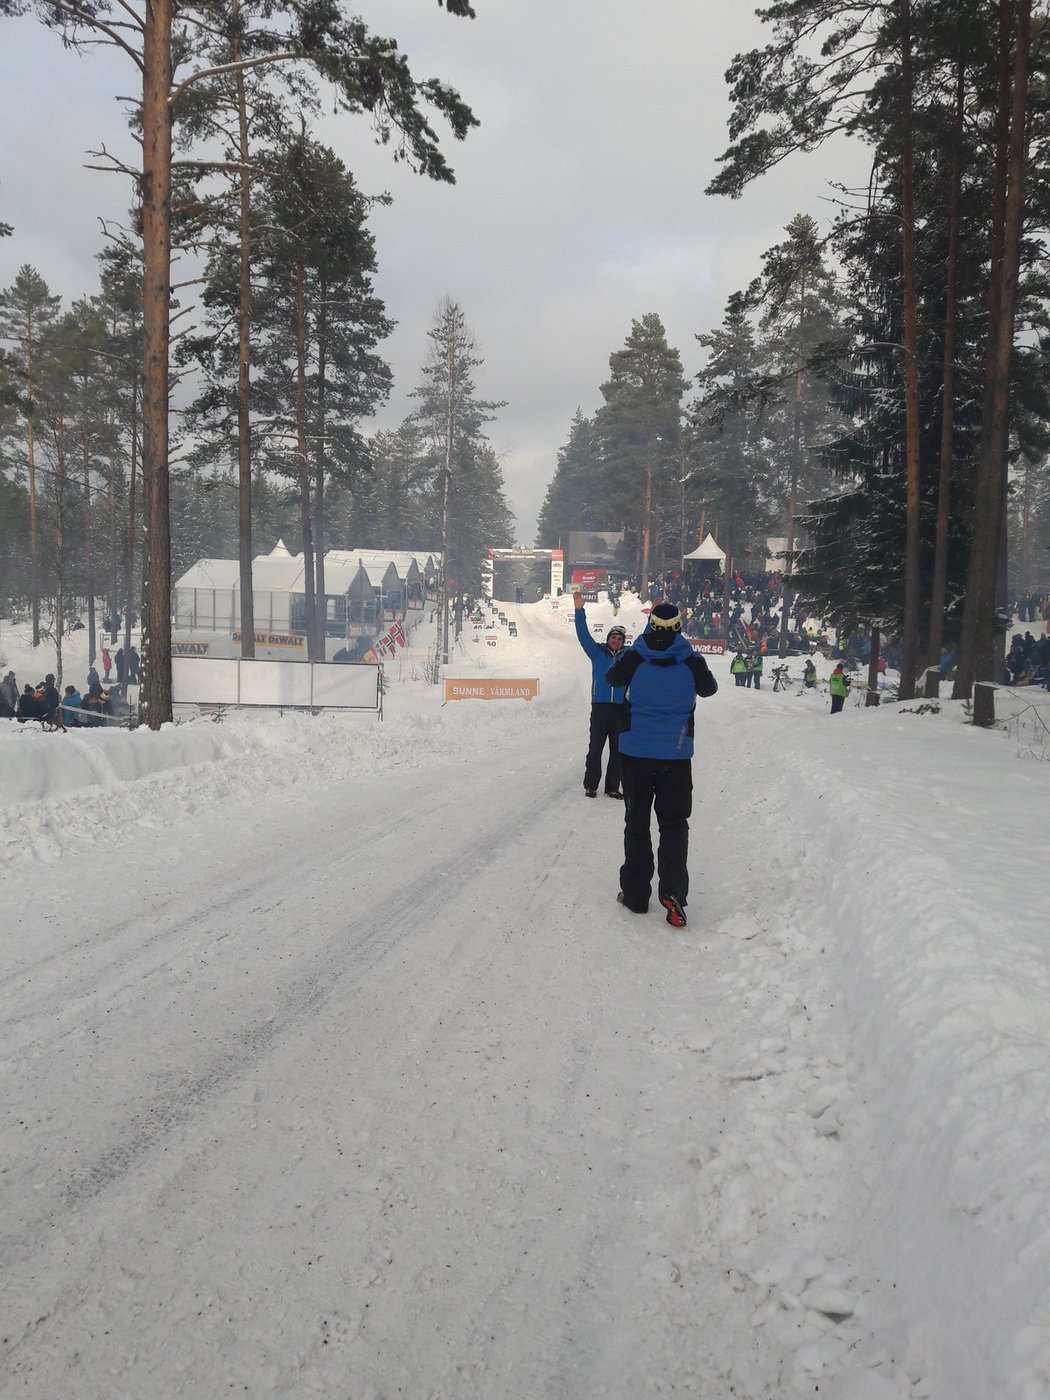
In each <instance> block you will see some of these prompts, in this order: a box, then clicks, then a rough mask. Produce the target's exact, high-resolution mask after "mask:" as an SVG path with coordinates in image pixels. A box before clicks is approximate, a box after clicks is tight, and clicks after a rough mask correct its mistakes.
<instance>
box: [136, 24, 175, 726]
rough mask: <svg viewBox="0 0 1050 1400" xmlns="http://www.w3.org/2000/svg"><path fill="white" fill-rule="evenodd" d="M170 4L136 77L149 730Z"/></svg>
mask: <svg viewBox="0 0 1050 1400" xmlns="http://www.w3.org/2000/svg"><path fill="white" fill-rule="evenodd" d="M171 17H172V0H150V4H148V5H147V6H146V7H145V36H144V40H143V51H142V58H143V78H142V293H143V300H142V339H143V365H142V487H143V496H144V503H145V516H146V562H145V566H144V571H143V595H144V596H143V599H142V688H141V691H140V696H141V708H142V712H143V714H144V717H145V719H146V722H147V724H148V725H149V727H150V728H151V729H159V728H160V727H161V725H162V724H167V723H170V721H171V718H172V710H171V519H170V510H169V492H168V346H169V334H170V332H169V311H170V305H171V108H170V105H169V98H170V95H171Z"/></svg>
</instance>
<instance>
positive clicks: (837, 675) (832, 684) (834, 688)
mask: <svg viewBox="0 0 1050 1400" xmlns="http://www.w3.org/2000/svg"><path fill="white" fill-rule="evenodd" d="M828 689H829V690H830V691H831V713H832V714H833V715H837V714H838V713H839V711H840V710H841V709H842V707H843V705H844V704H845V703H846V696H847V695H848V694H849V676H847V675H846V673H845V671H843V669H842V662H841V661H840V662H839V664H838V665H837V666H836V667H835V669H834V671H832V673H831V679H830V680H829V681H828Z"/></svg>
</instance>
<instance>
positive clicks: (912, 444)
mask: <svg viewBox="0 0 1050 1400" xmlns="http://www.w3.org/2000/svg"><path fill="white" fill-rule="evenodd" d="M900 17H901V87H902V105H903V109H904V131H903V141H902V149H901V245H902V255H903V272H904V411H905V424H906V428H905V437H906V456H907V513H906V520H907V529H906V545H905V555H904V628H903V637H902V647H901V679H900V692H899V693H900V698H901V699H902V700H910V699H912V697H913V696H914V695H915V675H916V671H917V669H918V653H919V560H920V554H919V543H920V535H919V530H920V514H919V505H920V497H919V486H920V481H919V349H918V339H919V337H918V326H917V309H916V294H915V194H914V173H915V161H914V149H913V120H912V118H913V101H914V97H913V91H912V87H913V84H912V60H911V0H900Z"/></svg>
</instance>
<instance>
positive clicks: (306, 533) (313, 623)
mask: <svg viewBox="0 0 1050 1400" xmlns="http://www.w3.org/2000/svg"><path fill="white" fill-rule="evenodd" d="M304 281H305V279H304V274H303V267H302V264H301V263H300V265H299V266H298V267H297V268H296V269H295V354H296V395H295V426H296V438H297V443H296V446H297V452H296V461H297V462H298V464H299V516H300V521H301V525H302V533H303V586H304V588H305V590H306V617H305V619H304V624H305V629H306V654H307V656H308V657H309V659H310V660H311V661H315V660H319V659H320V660H323V657H322V658H318V656H317V593H316V591H315V582H316V580H315V578H314V542H313V522H312V520H311V511H310V464H309V459H308V457H307V437H306V291H305V286H304Z"/></svg>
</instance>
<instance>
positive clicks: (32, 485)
mask: <svg viewBox="0 0 1050 1400" xmlns="http://www.w3.org/2000/svg"><path fill="white" fill-rule="evenodd" d="M26 394H27V395H28V398H29V413H28V414H27V415H26V450H27V453H28V466H29V607H30V612H31V613H32V618H33V645H34V646H35V647H38V646H39V645H40V543H39V537H38V534H37V518H36V441H35V437H34V432H33V406H32V405H33V321H32V316H30V318H29V322H28V330H27V333H26Z"/></svg>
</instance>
